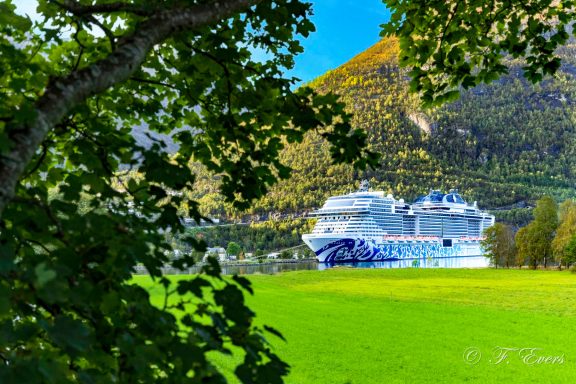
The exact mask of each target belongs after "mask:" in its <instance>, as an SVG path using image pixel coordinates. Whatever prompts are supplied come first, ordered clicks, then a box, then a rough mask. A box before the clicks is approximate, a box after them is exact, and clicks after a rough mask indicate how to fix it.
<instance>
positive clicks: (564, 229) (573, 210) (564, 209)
mask: <svg viewBox="0 0 576 384" xmlns="http://www.w3.org/2000/svg"><path fill="white" fill-rule="evenodd" d="M558 218H559V225H558V229H557V230H556V235H555V236H554V239H553V240H552V252H553V254H554V259H555V260H556V261H557V262H558V265H559V266H560V268H562V264H566V263H567V256H568V253H567V246H568V244H569V243H570V242H571V240H572V238H573V236H574V234H576V203H575V202H574V200H566V201H564V202H563V203H562V204H560V207H559V210H558Z"/></svg>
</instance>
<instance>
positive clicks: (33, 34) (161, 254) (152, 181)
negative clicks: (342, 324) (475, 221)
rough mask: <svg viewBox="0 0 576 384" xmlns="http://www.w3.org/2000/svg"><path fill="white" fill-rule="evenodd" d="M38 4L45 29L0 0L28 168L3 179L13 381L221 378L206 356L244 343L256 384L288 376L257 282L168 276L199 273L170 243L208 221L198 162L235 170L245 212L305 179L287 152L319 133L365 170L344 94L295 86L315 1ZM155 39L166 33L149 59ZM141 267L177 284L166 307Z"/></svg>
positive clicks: (3, 307) (0, 42)
mask: <svg viewBox="0 0 576 384" xmlns="http://www.w3.org/2000/svg"><path fill="white" fill-rule="evenodd" d="M256 3H257V4H256ZM252 4H255V5H253V6H250V5H252ZM241 7H244V8H241ZM221 9H223V10H224V11H222V14H220V15H218V14H217V12H219V10H221ZM230 9H233V10H234V9H236V10H237V9H242V10H243V11H242V12H240V11H234V12H231V11H229V10H230ZM37 11H38V13H39V15H40V16H39V19H38V20H35V21H34V22H32V21H31V20H30V19H29V18H27V17H24V16H20V15H17V14H16V13H15V7H14V5H13V4H12V3H11V1H4V2H2V3H0V155H1V156H0V178H2V177H3V178H4V179H2V180H9V179H10V177H11V176H10V175H14V174H17V173H18V172H17V170H18V169H19V168H18V167H24V166H26V169H25V170H24V172H23V173H22V174H21V175H20V177H19V180H18V183H17V186H16V190H15V191H11V190H9V186H7V185H1V186H0V200H1V202H7V201H8V202H9V203H8V204H7V205H6V206H5V207H4V205H1V206H0V214H1V221H0V293H1V295H0V296H1V299H0V358H1V360H2V361H3V364H0V382H20V383H24V382H35V383H72V382H84V383H88V382H89V383H110V382H126V383H149V382H167V383H168V382H170V383H176V382H215V383H216V382H223V381H224V378H223V375H222V374H221V372H220V371H219V370H218V369H217V368H216V367H215V366H214V365H213V364H212V363H211V361H210V360H209V359H208V358H207V357H206V354H207V353H208V352H210V351H217V352H221V353H231V352H230V351H231V347H232V346H235V347H237V348H235V349H234V350H236V351H240V354H241V357H242V361H241V363H240V364H239V366H238V367H237V369H236V371H235V373H236V375H237V377H238V378H239V379H240V380H241V381H242V382H245V383H255V382H270V383H276V382H281V380H282V379H281V377H282V376H283V375H285V374H286V373H287V369H288V367H287V365H286V364H285V363H284V362H282V361H281V360H280V359H279V358H278V357H277V356H276V355H275V354H274V352H273V351H272V350H271V349H270V347H269V345H268V344H267V343H266V340H265V338H264V333H265V329H261V328H258V327H256V326H255V325H254V324H253V318H254V313H253V312H252V311H250V310H249V309H248V308H247V307H246V305H245V303H244V298H243V291H248V292H251V289H250V285H249V283H248V282H247V281H245V280H243V279H240V278H237V279H234V280H224V279H222V278H220V276H219V267H218V265H217V263H215V262H212V263H211V265H210V266H208V267H207V268H205V270H204V273H203V274H202V275H200V276H195V277H193V278H191V279H189V280H183V281H180V282H178V283H177V284H175V283H173V282H171V281H170V280H167V279H166V278H164V277H162V274H161V270H160V267H161V266H163V265H164V264H167V263H168V264H170V263H171V264H172V265H173V266H174V267H176V268H185V267H186V266H188V265H190V264H192V263H193V262H194V259H193V257H192V256H189V257H188V256H187V257H183V258H180V259H178V260H176V261H171V260H170V259H169V257H168V255H169V254H170V253H171V250H172V247H171V244H170V242H169V241H167V237H166V233H168V232H170V233H179V232H181V231H183V226H182V224H181V221H180V217H179V212H182V211H183V210H184V212H185V215H186V216H187V217H191V218H193V219H196V220H200V218H201V217H202V214H201V212H200V211H199V207H198V204H197V203H196V202H194V201H193V200H191V199H190V196H191V195H193V193H194V191H195V184H194V179H195V178H194V173H193V170H192V169H191V168H190V167H189V163H190V162H191V161H195V162H198V163H201V164H203V166H204V167H206V169H208V170H209V171H211V172H214V173H217V174H218V175H219V177H220V181H221V184H220V185H219V190H220V192H221V194H222V196H223V197H224V198H225V199H226V201H228V202H229V203H230V204H231V205H232V206H234V207H235V208H236V209H241V208H245V207H247V206H248V204H249V203H250V202H251V201H252V200H253V199H255V198H258V197H260V196H262V195H263V194H265V193H266V191H267V190H268V189H269V188H270V186H271V185H273V184H274V183H276V182H277V181H278V180H280V179H285V178H286V177H288V176H289V174H290V168H289V167H288V166H287V165H286V164H285V163H283V162H282V158H281V157H280V156H279V154H280V151H281V150H282V149H283V148H284V146H285V145H286V144H287V143H295V142H300V141H302V140H303V139H304V135H305V133H306V132H308V131H311V130H317V132H318V134H319V135H322V136H323V137H325V138H326V139H327V140H328V141H329V142H331V143H332V144H333V145H335V146H336V149H333V150H331V153H332V155H333V158H334V161H335V162H336V163H340V162H352V163H355V164H356V165H357V166H365V165H366V164H367V160H366V158H365V157H362V156H361V155H362V153H363V149H362V144H363V143H364V141H365V134H364V133H362V132H360V131H357V130H356V131H351V130H350V125H349V120H350V115H349V114H348V113H346V112H345V111H344V105H343V104H342V103H340V102H338V101H337V97H336V96H334V95H330V94H322V95H318V94H316V93H315V92H314V91H313V90H312V89H310V88H306V87H303V88H300V89H298V90H297V91H292V90H291V87H292V85H293V84H294V81H295V80H294V79H286V78H284V77H283V76H282V72H283V71H284V70H285V69H286V68H290V67H291V66H292V65H293V56H294V55H295V54H297V53H299V52H301V50H302V48H301V46H300V44H299V42H298V38H297V37H298V36H304V37H305V36H307V35H308V34H309V33H310V32H311V31H312V30H313V29H314V27H313V25H312V23H311V22H310V20H309V15H310V5H309V4H306V3H302V2H299V1H289V0H275V1H261V2H257V1H248V0H222V1H219V2H212V1H203V0H197V1H188V2H181V1H156V2H149V1H130V2H113V3H111V2H107V1H98V2H93V1H62V2H58V1H50V0H39V1H38V7H37ZM214 15H216V16H214ZM188 19H190V20H193V23H192V25H193V26H194V27H193V28H186V24H185V21H186V20H188ZM183 20H184V21H183ZM171 21H175V22H176V21H178V23H179V24H175V25H177V26H176V27H173V26H172V24H171ZM162 28H163V29H162ZM159 30H161V32H158V31H159ZM97 31H101V32H97ZM154 36H165V38H163V39H160V40H159V42H158V43H157V44H154V45H153V48H151V49H150V50H149V51H145V52H144V53H145V54H144V55H142V49H144V48H142V45H138V42H142V41H144V42H146V41H148V40H147V39H152V38H153V37H154ZM254 49H262V50H264V51H265V52H267V53H268V54H269V56H268V58H267V59H265V60H256V59H254V58H253V57H252V52H253V50H254ZM139 55H142V58H143V61H141V62H139V61H138V60H136V59H134V57H139ZM119 57H120V58H121V59H118V58H119ZM124 59H125V60H124ZM136 62H139V63H140V64H138V65H134V63H136ZM118 73H121V74H122V76H124V77H126V76H127V79H126V80H118V79H120V78H122V76H119V75H118ZM96 75H97V76H96ZM94 78H96V80H93V79H94ZM71 83H73V84H77V85H81V87H80V88H81V89H82V91H78V89H77V88H74V87H72V88H74V89H72V88H70V87H68V84H71ZM105 84H110V86H106V85H105ZM78 92H80V93H78ZM70 94H74V95H76V96H74V100H73V101H74V103H73V104H70V105H61V104H59V102H60V99H61V98H62V97H67V96H68V95H70ZM50 106H55V107H54V108H52V109H51V108H50ZM59 115H62V116H65V117H64V118H63V119H60V120H58V121H57V123H56V124H55V126H51V125H50V124H51V123H50V121H52V120H51V119H52V118H53V116H59ZM38 121H39V122H38ZM135 126H139V127H141V130H143V131H144V135H146V136H148V137H149V145H147V146H144V145H141V144H139V143H138V142H137V141H136V140H135V138H134V137H133V135H132V130H133V128H134V127H135ZM43 130H45V131H43ZM162 135H168V136H170V137H171V138H172V140H173V141H174V142H175V143H176V144H177V145H178V153H177V154H169V153H168V151H167V150H166V143H165V142H164V141H163V140H162ZM38 138H40V140H39V142H41V145H40V146H39V147H38V148H35V147H31V143H33V142H34V140H36V139H38ZM348 140H350V143H352V145H348V144H347V145H343V144H344V143H348ZM30 151H31V152H30ZM28 152H30V153H33V154H34V156H33V158H32V161H31V162H30V163H29V164H16V165H18V167H14V165H15V163H14V159H16V158H19V157H18V156H20V155H21V154H26V153H28ZM23 157H25V156H23ZM11 161H12V163H11ZM130 170H137V171H138V173H137V175H139V176H138V177H135V173H134V172H130ZM12 195H14V196H13V197H12ZM193 245H194V246H195V248H197V249H198V250H202V249H203V248H205V244H204V243H203V242H201V241H196V240H194V241H193ZM138 264H143V265H144V266H145V267H146V269H147V270H148V272H149V273H150V275H151V276H152V277H153V278H154V279H155V281H156V282H157V284H160V285H161V286H162V287H163V288H164V290H165V296H166V300H165V305H164V306H163V307H161V308H157V307H155V306H153V305H152V304H151V303H150V300H149V297H148V293H147V292H146V291H144V290H143V289H142V288H140V287H138V286H137V285H134V284H132V282H131V277H132V273H133V272H134V270H135V267H136V265H138ZM273 333H274V334H276V332H275V331H274V332H273Z"/></svg>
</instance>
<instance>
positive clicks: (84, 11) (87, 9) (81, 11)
mask: <svg viewBox="0 0 576 384" xmlns="http://www.w3.org/2000/svg"><path fill="white" fill-rule="evenodd" d="M50 2H51V3H54V4H56V5H58V6H59V7H60V8H62V9H65V10H66V11H68V12H70V13H73V14H74V15H76V16H86V15H93V14H96V13H115V12H126V13H132V14H134V15H138V16H152V15H154V14H155V13H157V12H158V11H159V10H160V9H161V8H159V7H150V6H149V5H136V4H126V3H123V2H115V3H107V4H94V5H82V4H79V3H78V2H77V1H75V0H64V1H63V2H60V1H56V0H50Z"/></svg>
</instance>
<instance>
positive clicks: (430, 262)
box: [164, 256, 489, 275]
mask: <svg viewBox="0 0 576 384" xmlns="http://www.w3.org/2000/svg"><path fill="white" fill-rule="evenodd" d="M488 266H489V262H488V259H487V258H486V257H484V256H467V257H444V258H433V259H432V258H428V259H407V260H390V261H369V262H360V263H336V264H325V263H317V262H315V261H301V262H292V263H263V264H250V265H234V264H222V265H221V268H222V273H223V274H225V275H234V274H237V275H253V274H266V275H274V274H277V273H281V272H291V271H323V270H327V269H330V268H342V267H345V268H487V267H488ZM199 271H200V266H195V267H193V268H190V269H189V270H186V271H184V272H182V271H178V270H165V271H164V272H165V273H167V274H179V273H198V272H199Z"/></svg>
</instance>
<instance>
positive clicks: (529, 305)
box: [154, 269, 576, 383]
mask: <svg viewBox="0 0 576 384" xmlns="http://www.w3.org/2000/svg"><path fill="white" fill-rule="evenodd" d="M249 278H250V280H251V281H252V282H253V284H254V289H255V295H254V296H253V297H250V298H249V299H248V300H249V304H250V306H251V308H252V309H253V310H254V311H255V312H256V313H257V320H258V322H259V323H263V324H268V325H272V326H274V327H276V328H277V329H279V330H280V331H281V332H282V333H283V335H284V336H285V337H286V339H287V342H283V341H281V340H279V339H277V338H275V337H274V336H272V335H271V336H270V337H269V339H270V341H271V343H272V344H273V345H274V348H275V350H276V352H277V353H278V354H279V355H280V356H281V357H282V358H283V359H284V360H285V361H287V362H288V363H289V364H290V365H291V366H292V368H291V374H290V376H289V377H288V379H287V382H288V383H406V382H409V383H412V382H413V383H420V382H425V383H443V382H455V383H459V382H476V383H490V382H498V383H501V382H518V383H527V382H534V383H558V382H570V383H571V382H573V381H574V378H576V344H575V343H574V342H573V340H574V332H575V331H576V295H575V293H576V275H573V274H571V273H569V272H556V271H519V270H492V269H485V270H465V269H462V270H457V269H437V270H434V269H397V270H384V269H380V270H358V269H353V270H346V269H342V270H338V269H333V270H326V271H302V272H290V273H285V274H281V275H273V276H269V275H259V276H249ZM155 292H156V291H155ZM158 294H160V291H157V292H156V293H154V296H156V295H158ZM469 347H476V348H478V349H479V350H480V351H481V352H482V358H481V360H480V361H479V362H478V363H477V364H469V363H467V362H466V361H465V360H464V358H463V354H464V351H465V350H466V349H467V348H469ZM496 347H510V348H512V347H515V348H540V350H538V351H535V353H537V354H539V355H541V356H557V355H563V356H564V363H563V364H557V363H556V364H553V365H550V364H548V365H546V364H540V365H538V364H532V365H530V364H525V363H524V362H522V360H521V358H520V357H519V356H518V354H517V353H516V352H514V353H511V354H510V357H509V358H508V359H506V361H503V362H501V363H499V364H495V361H496V359H495V356H493V351H494V348H496ZM490 360H492V362H490ZM217 361H218V364H219V365H221V366H222V368H223V369H224V370H225V371H227V372H231V371H232V370H233V366H234V361H233V360H231V359H227V358H217Z"/></svg>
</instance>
